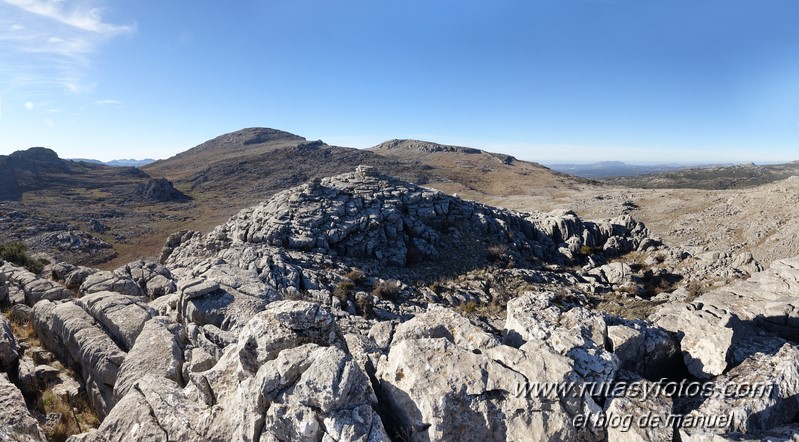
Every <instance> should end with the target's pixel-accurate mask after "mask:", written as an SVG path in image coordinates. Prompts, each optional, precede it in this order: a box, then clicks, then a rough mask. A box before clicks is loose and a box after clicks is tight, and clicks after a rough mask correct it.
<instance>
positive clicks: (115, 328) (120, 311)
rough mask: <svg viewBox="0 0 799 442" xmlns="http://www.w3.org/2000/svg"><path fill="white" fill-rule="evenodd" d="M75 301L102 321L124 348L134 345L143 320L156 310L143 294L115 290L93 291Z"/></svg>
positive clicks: (147, 318) (93, 316)
mask: <svg viewBox="0 0 799 442" xmlns="http://www.w3.org/2000/svg"><path fill="white" fill-rule="evenodd" d="M74 302H75V304H76V305H78V306H80V307H81V308H83V309H84V310H85V311H86V312H88V313H89V314H90V315H91V316H92V318H94V319H95V320H96V321H97V322H98V323H99V324H102V326H103V328H104V329H105V330H108V332H109V334H110V336H111V337H112V338H113V339H114V341H116V342H117V343H118V344H119V347H120V348H121V349H122V350H124V351H127V350H130V349H131V348H132V347H133V344H134V343H135V342H136V337H137V336H138V335H139V333H141V330H142V328H143V327H144V323H145V322H147V321H148V320H150V318H152V317H153V316H155V314H156V312H155V310H153V309H152V308H150V307H149V306H148V305H147V304H146V303H145V302H144V300H143V299H142V298H141V297H138V296H126V295H122V294H119V293H114V292H96V293H91V294H88V295H85V296H83V297H82V298H79V299H76V300H75V301H74Z"/></svg>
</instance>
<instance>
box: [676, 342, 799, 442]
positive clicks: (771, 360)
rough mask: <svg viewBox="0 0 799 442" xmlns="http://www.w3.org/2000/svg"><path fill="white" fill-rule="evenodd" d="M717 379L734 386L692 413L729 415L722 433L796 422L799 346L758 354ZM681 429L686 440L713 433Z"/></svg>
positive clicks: (751, 431)
mask: <svg viewBox="0 0 799 442" xmlns="http://www.w3.org/2000/svg"><path fill="white" fill-rule="evenodd" d="M716 382H717V384H718V385H720V386H722V387H723V388H726V386H731V389H730V390H729V392H726V393H724V392H723V393H724V394H723V395H719V396H715V397H711V398H708V399H706V400H705V401H704V402H703V403H702V404H701V405H700V406H699V408H697V409H696V410H694V411H693V412H692V414H693V415H695V416H702V415H704V416H729V417H730V418H731V424H730V425H729V426H728V427H726V428H722V429H721V431H718V434H724V433H727V432H737V433H742V434H759V433H763V432H766V431H767V430H771V429H773V428H776V427H779V426H783V425H788V424H793V423H795V419H796V415H797V413H799V349H798V348H797V347H796V346H795V345H792V344H785V345H783V346H782V347H781V348H780V349H779V350H778V351H777V352H775V353H773V354H763V353H758V354H756V355H754V356H753V357H752V358H750V359H747V360H746V361H744V362H743V363H742V364H741V365H739V366H738V367H735V368H733V369H732V370H730V371H729V373H726V374H724V375H723V376H720V377H718V378H716ZM739 387H740V388H739ZM741 388H744V389H746V390H744V389H741ZM681 431H682V436H683V439H684V440H685V439H689V440H690V438H692V437H693V438H700V437H702V436H703V435H707V434H708V433H710V434H713V431H707V430H706V429H691V428H684V429H682V430H681Z"/></svg>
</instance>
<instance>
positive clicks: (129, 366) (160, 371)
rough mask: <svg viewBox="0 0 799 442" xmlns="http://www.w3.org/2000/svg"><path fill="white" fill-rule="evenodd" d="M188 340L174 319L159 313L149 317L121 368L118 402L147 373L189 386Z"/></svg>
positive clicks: (117, 386) (118, 380)
mask: <svg viewBox="0 0 799 442" xmlns="http://www.w3.org/2000/svg"><path fill="white" fill-rule="evenodd" d="M184 342H185V338H184V336H183V333H182V328H181V327H180V325H179V324H177V323H175V322H174V321H172V320H171V319H170V318H166V317H163V316H157V317H154V318H152V319H150V320H148V321H147V322H146V323H145V324H144V327H143V329H142V331H141V333H139V334H138V336H137V337H136V341H135V344H134V345H133V346H132V347H131V349H130V351H129V352H128V354H127V356H126V357H125V361H124V362H122V365H120V367H119V374H118V375H117V381H116V383H115V384H114V401H115V402H118V401H119V400H121V399H122V398H123V397H124V396H125V394H126V393H127V392H128V391H130V389H131V388H133V385H135V384H136V382H137V381H138V380H139V379H142V378H144V377H145V376H147V375H155V376H161V377H164V378H166V379H169V380H171V381H174V382H176V383H177V384H179V385H185V384H186V382H185V380H184V378H183V362H184V356H183V347H184V346H185V344H184Z"/></svg>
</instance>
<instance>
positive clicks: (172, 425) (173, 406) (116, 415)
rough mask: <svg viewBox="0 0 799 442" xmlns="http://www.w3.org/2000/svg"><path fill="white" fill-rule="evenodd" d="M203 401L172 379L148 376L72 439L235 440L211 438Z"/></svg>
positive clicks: (99, 441)
mask: <svg viewBox="0 0 799 442" xmlns="http://www.w3.org/2000/svg"><path fill="white" fill-rule="evenodd" d="M203 408H204V407H203V404H201V403H198V402H196V401H195V400H193V399H192V398H190V397H189V396H187V395H186V394H185V393H184V392H183V390H182V389H181V388H180V386H179V385H178V384H176V383H175V382H174V381H171V380H169V379H166V378H163V377H160V376H157V375H147V376H145V377H143V378H141V379H139V380H138V381H137V382H136V383H135V384H134V385H133V386H132V388H131V389H130V391H129V392H128V394H126V395H125V397H124V398H122V400H120V401H119V403H118V404H117V405H116V406H115V407H114V409H113V410H111V412H110V413H109V415H108V416H106V418H105V419H103V422H102V424H100V427H99V428H97V429H96V430H92V431H89V432H88V433H83V434H79V435H76V436H72V437H70V438H69V439H67V440H68V441H70V442H127V441H139V440H140V441H145V440H146V441H160V442H167V441H199V440H209V441H210V440H232V439H231V438H230V437H227V438H221V439H215V438H211V437H209V436H208V435H207V434H206V433H205V430H206V429H207V427H206V426H205V425H204V422H203V420H201V412H202V410H203Z"/></svg>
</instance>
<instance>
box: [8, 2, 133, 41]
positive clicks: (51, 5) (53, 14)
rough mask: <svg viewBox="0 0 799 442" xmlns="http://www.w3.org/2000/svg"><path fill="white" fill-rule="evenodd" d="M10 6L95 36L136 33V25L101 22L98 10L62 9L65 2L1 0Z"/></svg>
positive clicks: (99, 10)
mask: <svg viewBox="0 0 799 442" xmlns="http://www.w3.org/2000/svg"><path fill="white" fill-rule="evenodd" d="M3 1H4V2H5V3H8V4H10V5H12V6H16V7H18V8H20V9H24V10H25V11H28V12H30V13H32V14H36V15H40V16H43V17H47V18H50V19H53V20H56V21H58V22H61V23H63V24H65V25H69V26H72V27H74V28H77V29H80V30H83V31H88V32H94V33H97V34H102V35H108V36H114V35H119V34H129V33H133V32H135V31H136V23H134V24H133V25H132V26H125V25H114V24H111V23H106V22H104V21H103V17H102V10H101V9H100V8H81V7H80V5H79V6H78V7H76V8H74V9H73V10H71V11H70V10H66V9H65V8H63V5H64V3H65V2H63V1H58V0H3Z"/></svg>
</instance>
